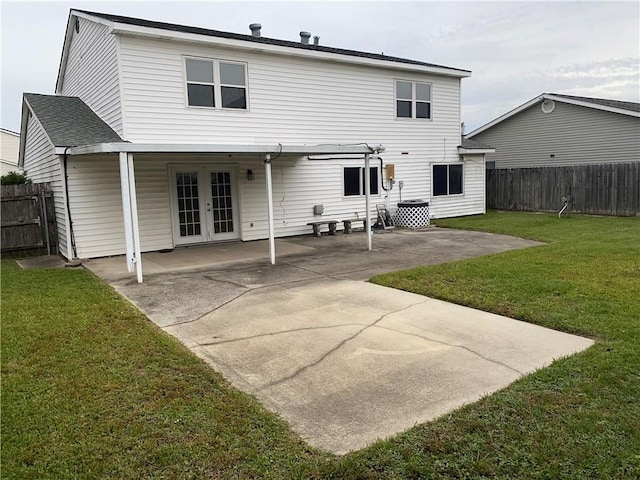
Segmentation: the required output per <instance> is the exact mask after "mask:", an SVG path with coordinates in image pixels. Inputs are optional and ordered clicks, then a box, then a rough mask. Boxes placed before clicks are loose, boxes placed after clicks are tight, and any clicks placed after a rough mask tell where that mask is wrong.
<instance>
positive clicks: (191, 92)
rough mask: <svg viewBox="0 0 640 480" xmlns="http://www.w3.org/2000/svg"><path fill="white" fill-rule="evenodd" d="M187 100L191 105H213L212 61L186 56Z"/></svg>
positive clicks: (214, 102) (214, 103)
mask: <svg viewBox="0 0 640 480" xmlns="http://www.w3.org/2000/svg"><path fill="white" fill-rule="evenodd" d="M187 100H188V103H189V105H191V106H192V107H215V106H216V98H215V84H214V81H213V62H212V61H209V60H193V59H191V58H187Z"/></svg>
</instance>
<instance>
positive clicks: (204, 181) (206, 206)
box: [169, 166, 240, 245]
mask: <svg viewBox="0 0 640 480" xmlns="http://www.w3.org/2000/svg"><path fill="white" fill-rule="evenodd" d="M169 173H170V176H171V197H172V202H171V203H172V208H171V210H172V212H171V213H172V219H173V240H174V243H175V244H176V245H188V244H192V243H205V242H216V241H221V240H233V239H236V238H239V237H240V232H239V230H238V225H239V222H238V207H237V203H238V202H237V193H236V190H237V189H236V184H235V173H234V171H233V169H231V168H228V167H227V168H221V167H216V168H213V167H207V166H179V167H178V166H175V167H171V168H170V169H169Z"/></svg>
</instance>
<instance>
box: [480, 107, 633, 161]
mask: <svg viewBox="0 0 640 480" xmlns="http://www.w3.org/2000/svg"><path fill="white" fill-rule="evenodd" d="M473 140H476V141H478V142H482V143H486V144H488V145H491V146H492V147H494V148H495V149H496V152H495V153H491V154H487V160H490V161H495V162H496V164H495V168H523V167H556V166H566V165H585V164H590V163H596V164H597V163H624V162H637V161H640V118H638V117H632V116H629V115H621V114H618V113H611V112H605V111H602V110H597V109H594V108H588V107H581V106H577V105H571V104H567V103H563V102H560V101H556V102H555V109H554V110H553V112H552V113H548V114H545V113H543V112H542V109H541V108H540V104H536V105H533V106H531V107H530V108H528V109H527V110H524V111H522V112H520V113H518V114H516V115H514V116H513V117H511V118H509V119H507V120H505V121H503V122H501V123H498V124H496V125H495V126H493V127H492V128H489V129H487V130H485V131H484V132H481V133H479V134H478V135H474V136H473ZM552 155H553V157H552Z"/></svg>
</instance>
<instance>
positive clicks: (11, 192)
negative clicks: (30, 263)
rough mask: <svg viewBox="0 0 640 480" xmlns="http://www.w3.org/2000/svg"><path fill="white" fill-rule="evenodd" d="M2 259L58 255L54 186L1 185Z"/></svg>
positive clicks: (44, 184)
mask: <svg viewBox="0 0 640 480" xmlns="http://www.w3.org/2000/svg"><path fill="white" fill-rule="evenodd" d="M0 200H1V202H0V203H1V205H2V211H1V212H0V213H1V214H2V216H1V217H0V218H1V219H2V229H1V236H2V244H1V247H2V256H3V257H19V256H32V255H48V254H52V253H58V249H57V245H56V238H57V236H56V221H55V218H56V217H55V211H54V204H53V193H52V191H51V184H49V183H34V184H33V185H2V186H1V187H0Z"/></svg>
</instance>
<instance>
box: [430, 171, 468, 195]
mask: <svg viewBox="0 0 640 480" xmlns="http://www.w3.org/2000/svg"><path fill="white" fill-rule="evenodd" d="M462 185H463V180H462V164H461V163H452V164H444V165H434V166H433V196H434V197H437V196H441V195H460V194H462V192H463V189H462Z"/></svg>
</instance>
